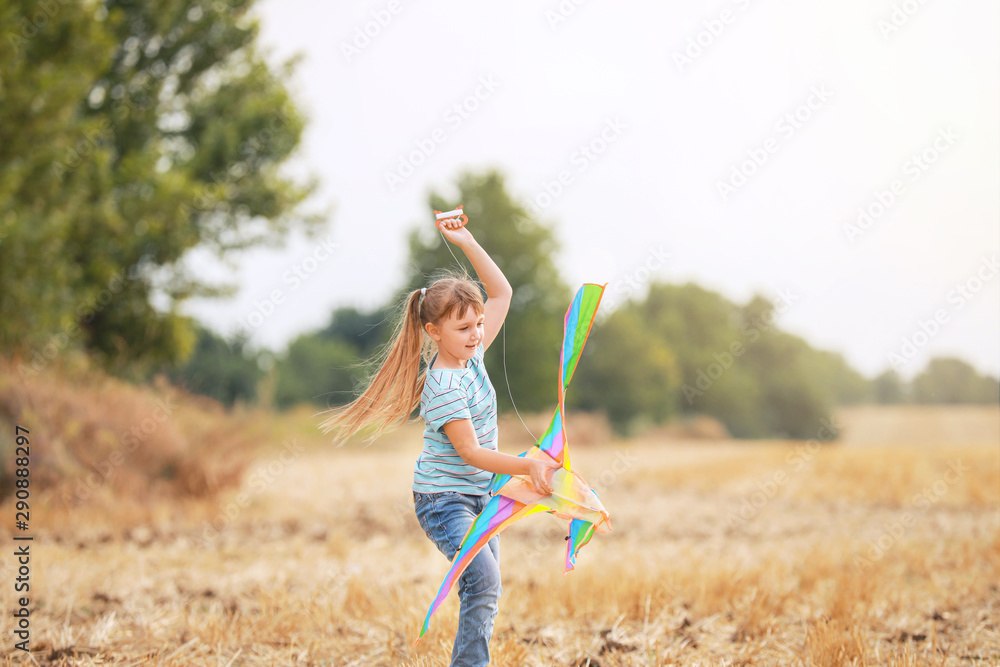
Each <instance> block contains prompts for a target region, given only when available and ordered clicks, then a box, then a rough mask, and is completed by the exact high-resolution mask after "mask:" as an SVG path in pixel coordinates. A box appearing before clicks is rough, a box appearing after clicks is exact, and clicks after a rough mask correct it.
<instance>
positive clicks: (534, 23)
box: [185, 0, 1000, 377]
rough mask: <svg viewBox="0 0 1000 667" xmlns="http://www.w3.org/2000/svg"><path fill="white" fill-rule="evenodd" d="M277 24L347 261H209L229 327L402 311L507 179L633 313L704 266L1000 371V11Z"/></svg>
mask: <svg viewBox="0 0 1000 667" xmlns="http://www.w3.org/2000/svg"><path fill="white" fill-rule="evenodd" d="M258 12H259V15H260V17H261V31H262V42H263V44H264V45H265V46H266V47H267V48H269V49H270V50H271V59H272V61H273V62H278V61H279V60H281V59H284V58H285V57H288V56H290V55H291V54H293V53H296V52H298V53H301V54H303V56H304V58H303V61H302V62H301V63H300V65H299V67H298V69H297V75H296V77H295V78H294V79H293V80H292V81H290V82H289V85H290V87H291V89H292V91H293V94H294V95H295V97H296V99H297V100H299V102H300V106H301V107H302V108H303V109H304V110H305V112H306V113H307V114H308V116H309V119H310V122H309V126H308V129H307V132H306V134H305V137H304V141H303V146H302V148H301V151H300V153H299V156H298V158H297V159H296V161H295V164H294V165H293V166H292V170H293V171H294V172H295V173H311V174H314V175H315V176H317V177H318V178H319V181H320V184H321V185H320V189H319V192H318V193H317V196H316V197H315V198H314V200H313V202H312V205H313V206H314V207H329V208H330V210H331V211H332V215H331V223H330V229H329V232H328V234H327V235H325V236H327V237H328V241H327V243H328V244H336V248H333V249H332V250H327V249H317V248H316V244H315V242H308V241H306V240H304V239H301V238H297V239H293V240H292V241H290V242H289V244H288V245H287V246H286V247H285V248H274V249H266V250H264V249H262V250H257V251H253V252H250V253H246V254H244V255H242V256H241V257H239V258H238V261H237V267H236V269H235V270H233V271H230V270H227V269H225V268H224V267H222V266H221V265H217V263H214V262H212V261H211V260H210V258H207V257H205V256H204V255H202V254H199V253H195V254H193V255H192V256H191V257H190V258H189V261H190V263H191V264H192V265H193V266H197V267H198V271H197V272H198V275H201V276H203V277H204V278H206V279H212V280H217V279H227V280H231V281H233V282H237V283H239V284H240V285H241V291H240V293H239V294H238V296H237V297H236V298H234V299H233V300H231V301H229V302H219V301H211V302H209V301H200V302H191V303H190V304H189V305H188V306H187V307H186V308H185V311H186V312H188V313H191V314H192V315H195V316H197V317H198V318H199V319H201V320H203V321H205V322H206V323H207V324H208V325H209V326H211V327H212V328H213V329H215V330H216V331H219V332H220V333H231V332H234V331H236V330H238V329H246V330H249V331H252V332H253V335H252V338H251V342H252V344H254V345H256V346H258V347H261V348H270V349H272V350H280V349H282V348H284V346H285V345H286V344H287V343H288V342H289V341H290V340H291V339H293V338H294V337H295V336H296V335H298V334H300V333H303V332H307V331H311V330H314V329H317V328H320V327H322V326H325V325H326V324H327V323H328V322H329V318H330V313H331V311H332V309H334V308H336V307H338V306H343V305H355V306H359V307H365V308H367V307H373V306H376V305H379V304H381V303H383V302H384V301H385V299H386V298H388V296H389V295H390V294H391V293H392V291H393V290H394V289H395V288H396V287H398V286H399V284H400V282H401V281H402V278H403V273H404V263H405V261H406V247H405V240H406V234H407V233H408V231H409V230H410V229H412V228H413V227H415V226H417V225H424V226H425V227H426V228H427V229H428V231H432V230H433V222H432V219H431V218H430V216H429V215H428V210H427V203H426V202H427V195H428V193H429V192H430V191H431V190H437V191H439V192H442V193H443V194H446V195H448V194H452V193H453V192H454V188H453V183H454V179H455V177H456V175H457V174H458V173H459V172H460V171H462V170H463V169H467V168H469V169H475V170H483V169H486V168H489V167H496V168H499V169H500V170H502V171H503V172H504V173H505V174H506V176H507V182H508V186H509V188H510V190H511V192H512V194H513V195H514V196H515V197H517V198H519V199H521V200H522V201H523V202H524V203H525V204H527V205H532V206H534V208H535V209H537V210H538V211H540V213H541V217H542V219H543V220H545V221H547V222H551V223H552V224H554V226H555V227H556V229H557V234H558V236H559V238H560V239H561V241H562V248H563V251H562V253H561V255H560V256H559V257H557V258H556V261H557V264H558V266H559V267H560V269H561V270H562V272H563V274H564V276H565V277H566V279H567V281H568V282H569V283H570V284H571V285H572V286H574V287H575V286H576V285H578V284H579V283H582V282H608V283H610V285H609V293H608V297H609V299H610V301H609V304H610V303H614V301H615V300H616V299H617V300H620V299H621V297H622V296H623V295H624V290H625V288H626V287H627V286H628V285H629V284H632V285H634V286H637V287H639V288H644V287H645V286H646V285H648V283H649V282H650V281H651V280H653V279H659V280H666V281H671V282H680V281H687V280H693V281H696V282H698V283H700V284H702V285H704V286H706V287H709V288H711V289H715V290H718V291H720V292H722V293H723V294H724V295H725V296H727V297H728V298H730V299H732V300H735V301H737V302H740V303H742V302H745V301H746V300H747V299H749V298H750V297H751V296H752V295H753V294H754V293H762V294H764V295H766V296H768V297H770V298H772V299H775V300H778V301H781V300H786V301H788V304H789V305H788V307H787V308H786V309H785V310H784V312H783V313H782V314H781V316H780V318H779V319H778V325H779V326H781V327H782V328H784V329H786V330H788V331H791V332H793V333H796V334H798V335H801V336H803V337H804V338H806V339H807V340H808V341H810V342H811V343H812V344H813V345H815V346H818V347H821V348H825V349H831V350H836V351H839V352H842V353H844V354H845V356H846V357H847V360H848V361H849V362H850V363H851V364H852V365H853V366H854V367H855V368H857V369H858V370H860V371H861V372H863V373H865V374H867V375H869V376H871V375H874V374H876V373H878V372H880V371H882V370H884V369H885V368H887V367H888V366H889V365H890V356H889V355H890V354H893V353H895V354H897V355H899V357H898V359H897V361H901V362H903V364H902V365H901V366H900V369H899V370H900V372H901V373H902V374H903V375H904V377H911V376H912V375H914V374H915V373H916V372H917V371H919V370H920V369H921V368H922V367H923V366H924V365H925V363H926V361H927V359H929V358H930V357H931V356H936V355H944V354H949V355H957V356H960V357H962V358H964V359H966V360H968V361H970V362H971V363H973V364H975V365H976V366H977V367H978V368H980V369H982V370H985V371H988V372H990V373H991V374H993V375H997V374H998V373H1000V267H998V266H997V262H998V251H1000V125H998V123H997V118H1000V104H998V101H1000V71H998V62H1000V47H998V45H1000V39H998V32H1000V28H998V26H1000V4H998V3H996V2H994V1H992V0H966V1H964V2H957V3H948V2H930V1H928V0H923V1H921V2H918V1H917V0H905V1H904V0H875V1H872V0H843V1H841V2H837V3H826V2H824V3H821V2H807V3H804V2H791V1H789V0H784V1H781V2H779V1H777V0H717V1H715V2H711V3H703V2H684V3H659V2H625V3H612V2H608V1H606V0H605V1H603V2H602V1H598V0H576V2H574V1H573V0H562V2H557V1H555V0H552V1H549V2H542V3H536V2H530V1H528V0H511V1H508V2H504V3H470V2H459V1H458V0H447V1H443V2H434V3H431V2H408V1H407V0H379V1H375V2H364V3H357V2H351V3H343V2H338V3H326V2H320V1H319V0H313V1H312V2H310V1H307V0H281V1H280V2H279V1H278V0H265V1H264V2H263V3H262V4H261V5H260V6H259V9H258ZM859 209H860V210H861V211H862V212H867V215H866V216H863V217H861V219H860V221H859ZM475 224H476V223H475V220H474V219H473V220H472V221H471V222H470V229H472V230H473V231H474V230H475ZM213 267H214V268H213ZM637 293H639V292H637ZM782 295H784V296H782ZM268 301H270V302H271V303H270V305H269V303H268Z"/></svg>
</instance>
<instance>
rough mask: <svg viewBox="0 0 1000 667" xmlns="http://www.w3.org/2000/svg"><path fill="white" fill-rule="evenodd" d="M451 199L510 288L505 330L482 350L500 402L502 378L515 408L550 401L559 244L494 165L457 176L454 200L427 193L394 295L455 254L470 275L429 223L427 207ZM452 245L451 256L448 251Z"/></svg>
mask: <svg viewBox="0 0 1000 667" xmlns="http://www.w3.org/2000/svg"><path fill="white" fill-rule="evenodd" d="M457 204H462V205H463V206H464V210H465V212H466V214H468V216H469V229H470V230H471V231H472V233H473V234H474V235H475V237H476V240H477V241H478V242H479V244H480V245H482V246H483V248H484V249H485V250H486V251H487V252H488V253H489V254H490V257H492V258H493V259H494V261H496V263H497V265H498V266H499V267H500V269H501V270H502V271H503V273H504V275H505V276H506V277H507V280H508V281H509V282H510V284H511V286H512V287H513V289H514V296H513V298H512V300H511V306H510V312H509V313H508V314H507V320H506V323H505V327H504V328H505V332H501V334H500V336H499V337H498V338H497V340H496V341H495V342H494V344H493V347H491V349H490V353H489V354H487V355H486V367H487V371H488V373H489V375H490V378H491V379H492V381H493V385H494V387H495V388H496V391H497V399H498V402H499V404H500V406H501V409H504V408H509V407H510V405H511V401H510V399H509V397H508V392H507V383H508V382H509V385H510V393H511V394H513V396H514V404H516V405H517V407H518V409H520V410H541V409H543V408H546V407H550V406H552V405H554V404H555V402H556V376H557V372H558V368H557V366H558V365H559V363H558V360H559V345H560V342H561V341H562V324H563V315H564V314H565V312H566V309H567V308H568V307H569V302H570V298H571V296H572V295H571V293H570V290H569V288H568V287H567V286H566V284H565V283H564V282H563V281H562V278H560V277H559V273H558V271H557V269H556V266H555V263H554V262H553V257H554V256H555V254H556V252H557V251H558V249H559V246H558V243H557V241H556V238H555V235H554V234H553V232H552V231H551V230H550V229H548V228H546V227H545V226H543V225H542V224H540V223H539V222H537V221H536V220H534V219H532V218H531V217H530V216H529V214H528V212H527V211H526V210H525V209H524V208H523V207H522V206H521V205H520V204H518V203H516V202H515V201H514V200H513V198H512V197H511V196H510V194H509V193H508V192H507V189H506V186H505V185H504V181H503V177H502V176H501V175H500V174H499V173H497V172H495V171H490V172H486V173H484V174H471V173H469V174H465V175H463V176H461V177H460V178H459V180H458V198H457V199H456V200H446V199H445V198H443V197H442V196H440V195H438V194H432V195H431V197H430V201H429V210H428V212H427V215H426V218H425V219H424V222H422V223H421V224H420V225H419V226H418V227H417V228H416V229H415V230H414V231H413V232H412V233H411V234H410V239H409V245H410V259H409V266H408V268H407V277H406V281H405V287H404V289H403V290H402V291H401V292H400V293H399V294H398V295H397V296H396V297H395V299H394V301H395V302H399V300H400V299H402V296H403V294H405V293H407V292H410V291H412V290H414V289H419V288H421V287H426V286H427V285H429V284H430V283H431V282H432V280H433V278H434V277H435V275H436V274H437V273H439V272H440V270H441V269H442V268H448V267H454V268H458V267H456V257H457V259H458V265H459V266H461V267H464V268H465V269H466V270H467V271H468V273H469V274H470V276H472V277H473V278H475V271H474V270H473V269H472V267H471V266H470V265H469V263H468V260H466V259H465V257H464V255H462V252H461V251H460V250H457V249H455V248H449V247H447V246H448V245H449V244H447V242H446V241H445V240H444V239H443V238H442V237H441V235H440V233H438V232H437V231H436V230H434V227H433V226H432V225H433V213H432V212H431V211H432V210H435V209H436V210H440V211H446V210H451V209H453V208H454V205H457ZM452 251H453V252H454V253H455V255H456V257H452ZM505 336H506V339H505Z"/></svg>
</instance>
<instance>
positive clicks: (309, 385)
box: [274, 335, 370, 408]
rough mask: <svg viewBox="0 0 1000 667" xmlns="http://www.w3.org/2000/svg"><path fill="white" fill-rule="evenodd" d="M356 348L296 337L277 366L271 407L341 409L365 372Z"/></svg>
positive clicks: (341, 342)
mask: <svg viewBox="0 0 1000 667" xmlns="http://www.w3.org/2000/svg"><path fill="white" fill-rule="evenodd" d="M363 359H364V357H363V356H362V355H361V354H360V353H359V351H358V347H357V346H356V345H355V344H353V343H351V342H350V341H347V340H340V339H330V338H322V337H320V336H317V335H306V336H299V337H298V338H297V339H295V341H293V342H292V344H291V345H289V346H288V350H287V351H286V352H285V354H284V355H283V356H282V359H281V361H280V362H279V363H278V364H277V373H278V384H277V387H276V389H275V397H274V400H275V404H276V405H277V406H278V407H279V408H287V407H289V406H292V405H295V404H296V403H304V402H312V403H325V404H326V405H343V404H345V403H349V402H351V401H352V400H353V399H354V398H355V396H356V395H357V389H358V386H359V384H360V383H361V382H362V381H363V379H364V378H365V376H366V374H367V371H368V370H370V369H368V368H366V367H365V366H364V364H363Z"/></svg>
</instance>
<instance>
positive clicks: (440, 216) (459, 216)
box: [434, 206, 469, 227]
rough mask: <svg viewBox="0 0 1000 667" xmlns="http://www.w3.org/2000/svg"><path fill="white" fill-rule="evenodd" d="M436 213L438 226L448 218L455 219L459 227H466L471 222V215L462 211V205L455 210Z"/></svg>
mask: <svg viewBox="0 0 1000 667" xmlns="http://www.w3.org/2000/svg"><path fill="white" fill-rule="evenodd" d="M434 214H435V216H436V221H437V224H438V226H441V224H442V223H443V222H445V221H446V220H454V221H455V222H457V223H458V226H459V227H465V225H466V224H467V223H468V222H469V216H467V215H466V214H465V213H464V212H463V211H462V207H461V206H459V207H458V208H456V209H455V210H453V211H434Z"/></svg>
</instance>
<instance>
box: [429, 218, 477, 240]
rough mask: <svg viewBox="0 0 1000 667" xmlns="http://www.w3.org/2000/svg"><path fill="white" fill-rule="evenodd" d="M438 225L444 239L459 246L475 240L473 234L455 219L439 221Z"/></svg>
mask: <svg viewBox="0 0 1000 667" xmlns="http://www.w3.org/2000/svg"><path fill="white" fill-rule="evenodd" d="M436 224H437V228H438V229H440V230H441V233H442V234H444V237H445V238H446V239H448V240H449V241H451V242H452V243H454V244H455V245H457V246H461V245H462V244H464V243H467V242H469V241H473V240H475V239H474V238H473V237H472V232H470V231H469V230H468V229H466V228H465V227H463V226H461V224H460V223H458V222H456V221H455V219H454V218H449V219H447V220H438V221H437V223H436Z"/></svg>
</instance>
